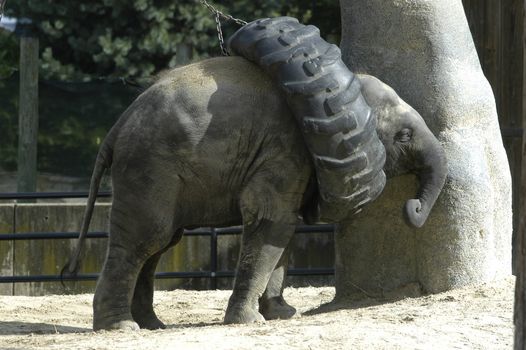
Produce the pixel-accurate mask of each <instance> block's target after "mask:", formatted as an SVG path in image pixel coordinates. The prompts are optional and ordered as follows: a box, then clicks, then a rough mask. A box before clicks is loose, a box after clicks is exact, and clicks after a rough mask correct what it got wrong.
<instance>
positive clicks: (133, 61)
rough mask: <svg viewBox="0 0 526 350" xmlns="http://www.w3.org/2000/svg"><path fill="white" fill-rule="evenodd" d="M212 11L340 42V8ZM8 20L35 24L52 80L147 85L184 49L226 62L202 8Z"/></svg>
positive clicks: (48, 12) (23, 13) (19, 10)
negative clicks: (311, 27)
mask: <svg viewBox="0 0 526 350" xmlns="http://www.w3.org/2000/svg"><path fill="white" fill-rule="evenodd" d="M211 4H212V5H213V6H215V7H217V8H218V9H220V10H222V11H224V12H225V13H228V14H231V15H232V16H234V17H236V18H241V19H243V20H246V21H252V20H255V19H257V18H261V17H272V16H280V15H289V16H294V17H297V18H298V19H299V20H300V21H302V22H304V23H314V24H316V25H317V26H318V27H320V29H321V31H322V34H323V35H325V36H326V37H328V38H329V40H330V39H332V40H333V41H334V40H338V35H339V30H340V28H339V27H340V26H339V21H340V18H339V7H338V1H337V0H332V1H330V0H316V1H305V0H223V1H216V2H215V3H214V2H211ZM6 15H8V16H14V17H18V18H22V17H27V18H31V19H32V20H33V21H34V22H35V24H36V30H37V32H38V36H39V39H40V45H41V75H42V77H43V78H45V79H59V80H77V81H78V80H81V81H88V80H92V79H94V78H96V77H100V76H119V77H131V78H140V77H147V76H150V75H151V74H154V73H155V72H157V71H159V70H162V69H167V68H172V67H174V66H175V65H176V56H177V48H178V44H181V43H183V44H187V45H189V46H190V47H191V48H192V50H193V56H194V57H195V58H204V57H208V56H215V55H219V54H220V51H219V49H218V39H217V32H216V24H215V20H214V17H213V15H212V14H211V13H210V12H209V10H208V9H207V8H206V7H204V6H203V5H202V4H201V3H200V2H199V1H198V0H177V1H175V0H93V1H88V2H77V1H55V0H27V1H19V2H14V1H13V2H8V6H7V8H6ZM224 28H225V31H226V35H228V34H229V33H231V32H232V31H234V30H235V29H237V26H236V25H235V24H233V23H228V22H224ZM0 50H1V49H0ZM1 55H2V51H0V57H2V56H1Z"/></svg>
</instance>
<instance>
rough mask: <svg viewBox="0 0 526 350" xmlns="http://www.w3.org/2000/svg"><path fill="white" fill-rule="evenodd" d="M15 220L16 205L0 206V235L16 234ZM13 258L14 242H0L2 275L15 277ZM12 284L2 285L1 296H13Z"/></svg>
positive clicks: (0, 269) (0, 287)
mask: <svg viewBox="0 0 526 350" xmlns="http://www.w3.org/2000/svg"><path fill="white" fill-rule="evenodd" d="M14 220H15V205H14V204H0V235H1V234H3V233H13V232H14V229H15V228H14ZM13 256H14V246H13V242H10V241H2V242H0V274H1V275H2V276H12V275H13V272H14V270H13V263H14V262H13ZM12 294H13V284H12V283H0V295H12Z"/></svg>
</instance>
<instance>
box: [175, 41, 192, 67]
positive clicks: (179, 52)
mask: <svg viewBox="0 0 526 350" xmlns="http://www.w3.org/2000/svg"><path fill="white" fill-rule="evenodd" d="M175 50H176V56H175V63H176V65H177V66H184V65H185V64H188V63H189V62H190V61H191V60H192V56H193V49H192V45H190V44H185V43H179V44H177V45H176V46H175Z"/></svg>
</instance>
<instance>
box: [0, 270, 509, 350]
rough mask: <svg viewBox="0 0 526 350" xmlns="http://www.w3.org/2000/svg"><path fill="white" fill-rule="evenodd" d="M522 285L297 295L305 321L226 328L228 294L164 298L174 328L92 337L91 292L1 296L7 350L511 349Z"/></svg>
mask: <svg viewBox="0 0 526 350" xmlns="http://www.w3.org/2000/svg"><path fill="white" fill-rule="evenodd" d="M513 291H514V280H513V279H512V278H508V279H506V280H503V281H498V282H495V283H491V284H487V285H483V286H479V287H471V288H464V289H459V290H455V291H450V292H447V293H442V294H437V295H431V296H424V297H419V298H406V299H403V300H398V301H392V300H391V301H386V300H378V299H368V300H365V301H362V302H359V303H357V302H355V303H353V304H351V305H347V307H345V308H342V307H341V306H340V307H338V306H335V305H331V304H329V305H327V304H326V303H328V302H330V301H331V300H332V298H333V296H334V288H330V287H323V288H313V287H310V288H298V289H295V288H288V289H286V291H285V296H286V298H287V300H288V301H289V302H290V303H291V304H292V305H294V306H295V307H296V308H298V309H299V311H300V312H301V313H302V315H300V316H298V317H295V318H293V319H291V320H277V321H267V322H265V323H259V324H251V325H228V326H226V325H223V324H221V321H222V318H223V315H224V309H225V306H226V302H227V299H228V296H229V294H230V292H229V291H206V292H195V291H180V290H178V291H170V292H156V295H155V308H156V311H157V314H158V315H159V318H161V320H163V321H164V322H165V323H166V324H167V325H168V329H165V330H159V331H143V330H141V331H137V332H131V331H129V332H123V331H113V332H105V331H103V332H97V333H94V332H92V330H91V299H92V295H89V294H83V295H74V296H73V295H68V296H56V295H53V296H46V297H12V296H2V297H0V348H1V349H331V350H334V349H492V350H494V349H510V348H511V347H512V345H513V321H512V315H513Z"/></svg>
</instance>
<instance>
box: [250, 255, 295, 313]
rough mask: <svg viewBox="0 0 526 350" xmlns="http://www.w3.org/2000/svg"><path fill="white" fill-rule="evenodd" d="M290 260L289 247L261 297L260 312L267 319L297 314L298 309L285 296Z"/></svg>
mask: <svg viewBox="0 0 526 350" xmlns="http://www.w3.org/2000/svg"><path fill="white" fill-rule="evenodd" d="M288 261H289V259H288V249H286V250H285V252H284V253H283V254H282V255H281V259H280V260H279V263H278V265H277V266H276V268H275V269H274V271H273V272H272V274H271V275H270V279H269V281H268V284H267V288H266V289H265V292H264V293H263V295H262V296H261V298H259V312H260V313H261V314H262V315H263V317H265V320H276V319H282V320H286V319H289V318H292V317H293V316H294V315H295V314H296V309H295V308H294V307H293V306H291V305H289V304H288V303H287V302H286V301H285V299H284V298H283V289H284V287H285V279H286V277H287V268H288Z"/></svg>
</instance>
